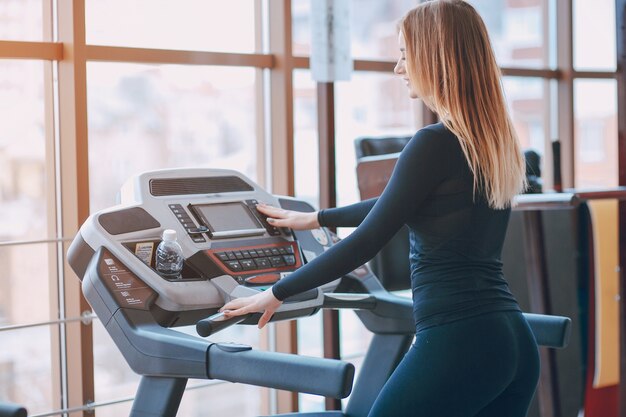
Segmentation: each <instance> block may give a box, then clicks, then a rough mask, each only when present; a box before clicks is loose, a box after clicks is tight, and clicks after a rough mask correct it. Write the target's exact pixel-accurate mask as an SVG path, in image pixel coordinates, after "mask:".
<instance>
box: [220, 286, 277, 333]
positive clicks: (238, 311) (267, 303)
mask: <svg viewBox="0 0 626 417" xmlns="http://www.w3.org/2000/svg"><path fill="white" fill-rule="evenodd" d="M282 303H283V302H282V301H280V300H278V299H277V298H276V297H274V293H273V292H272V289H271V288H269V289H267V290H265V291H263V292H260V293H258V294H255V295H253V296H250V297H242V298H237V299H235V300H232V301H230V302H228V303H226V304H225V305H224V307H222V308H220V311H221V312H222V313H224V315H225V316H226V317H228V318H230V317H235V316H243V315H244V314H250V313H263V315H262V316H261V318H260V319H259V329H262V328H263V327H265V325H266V324H267V322H268V321H270V319H271V318H272V316H273V315H274V312H276V310H277V309H278V307H280V306H281V305H282Z"/></svg>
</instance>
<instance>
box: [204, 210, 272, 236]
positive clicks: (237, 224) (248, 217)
mask: <svg viewBox="0 0 626 417" xmlns="http://www.w3.org/2000/svg"><path fill="white" fill-rule="evenodd" d="M193 209H194V210H195V211H196V213H197V214H198V215H199V217H201V219H202V221H203V222H204V223H206V224H205V226H206V227H208V228H209V229H211V231H212V232H218V233H219V232H231V231H233V232H234V231H238V230H249V229H263V226H262V225H261V223H259V221H258V220H257V219H256V218H255V217H254V215H253V214H252V213H251V212H250V210H249V209H248V207H246V206H245V205H244V204H243V203H224V204H206V205H198V206H193Z"/></svg>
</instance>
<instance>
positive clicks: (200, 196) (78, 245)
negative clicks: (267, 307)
mask: <svg viewBox="0 0 626 417" xmlns="http://www.w3.org/2000/svg"><path fill="white" fill-rule="evenodd" d="M260 201H263V202H265V203H267V204H271V205H275V206H278V207H283V208H286V209H291V210H299V211H313V210H314V209H313V208H312V207H311V206H310V205H309V204H307V203H306V202H303V201H299V200H296V199H293V198H290V197H276V196H273V195H271V194H269V193H267V192H266V191H264V190H263V189H262V188H261V187H259V186H258V185H257V184H255V183H254V182H253V181H251V180H250V179H249V178H247V177H245V176H244V175H242V174H241V173H239V172H236V171H231V170H218V169H174V170H163V171H155V172H148V173H144V174H141V175H139V176H137V177H135V178H133V179H132V180H130V181H129V182H128V183H126V184H125V185H124V187H123V189H122V192H121V204H120V205H119V206H116V207H113V208H111V209H107V210H103V211H101V212H98V213H94V214H93V215H91V216H90V217H89V219H88V220H87V221H86V222H85V224H84V225H83V226H82V227H81V229H80V233H79V235H78V236H77V238H76V239H75V240H74V242H73V243H72V246H71V247H70V251H69V253H68V257H69V261H70V264H71V265H72V267H73V268H74V270H75V271H76V272H77V274H78V275H79V277H80V278H81V279H82V280H83V292H84V293H85V295H86V297H87V298H88V301H90V303H91V304H92V306H93V304H94V303H93V302H92V300H91V299H90V296H91V297H92V298H95V299H97V300H104V298H106V297H104V298H103V296H102V294H100V293H101V292H106V293H107V294H112V298H111V300H114V301H111V300H109V301H106V302H105V301H102V302H104V303H105V304H107V303H109V302H114V303H120V305H119V306H115V305H112V306H109V305H107V306H106V307H107V308H106V310H111V311H113V312H114V311H115V308H117V307H121V308H125V307H126V308H128V307H129V306H130V305H131V303H137V305H142V306H146V305H147V307H145V308H147V309H148V310H150V311H151V312H152V313H153V314H154V316H155V317H156V318H157V321H158V322H159V323H160V324H161V325H164V326H172V325H185V324H193V323H195V321H196V320H197V319H198V318H201V317H206V316H207V315H209V314H212V313H215V312H216V311H217V310H218V309H219V308H220V307H221V306H223V305H224V304H225V303H226V302H228V301H230V300H231V299H233V298H237V297H241V296H246V295H252V294H254V293H256V292H258V291H264V290H265V289H267V288H269V286H271V285H272V284H273V283H275V282H277V281H278V280H280V279H282V278H284V277H285V276H287V275H288V274H289V273H291V272H293V271H295V270H296V269H298V268H299V267H301V266H302V265H303V264H305V263H306V262H307V261H310V260H311V259H313V258H314V257H316V256H318V255H320V254H321V253H323V252H324V251H325V250H326V249H327V248H328V247H329V246H330V245H332V242H333V239H332V237H331V236H330V234H329V232H328V231H327V230H325V229H317V230H314V231H291V230H288V229H283V228H277V227H274V226H272V225H270V224H269V223H268V222H267V219H266V217H265V216H264V215H262V214H261V213H260V212H259V211H258V210H257V209H256V205H257V204H258V202H260ZM165 229H174V230H176V231H177V236H178V242H179V244H180V245H181V247H182V249H183V256H184V266H183V270H182V273H181V274H180V276H179V277H176V278H171V277H163V276H161V275H159V274H158V273H157V272H156V270H155V268H154V267H155V256H156V247H157V245H158V244H159V242H160V240H161V235H162V233H163V231H164V230H165ZM98 251H102V253H103V254H105V253H106V255H102V256H99V257H98V256H94V254H96V253H97V252H98ZM92 258H98V259H99V261H98V262H99V263H100V265H99V271H100V272H101V273H100V274H97V276H95V275H93V274H91V275H90V274H86V273H85V272H86V269H87V267H88V264H89V263H90V259H92ZM122 270H123V271H124V272H123V273H122V274H120V273H117V272H119V271H122ZM124 274H126V275H124ZM130 276H132V280H130V279H129V280H126V281H129V282H127V283H126V284H127V285H126V284H122V282H125V280H124V279H122V278H123V277H130ZM115 279H120V280H121V281H119V282H118V281H114V280H115ZM130 281H132V285H131V282H130ZM337 283H338V281H335V282H332V283H330V284H327V285H325V286H324V287H322V288H321V289H319V290H318V289H315V290H313V291H310V292H308V293H305V294H300V295H298V296H296V297H293V298H292V299H287V300H286V302H285V303H284V304H283V306H282V307H281V309H279V310H278V311H277V314H276V317H275V319H281V318H292V317H295V316H302V315H308V314H312V313H314V312H315V311H317V309H318V308H320V307H321V304H322V299H323V292H327V291H332V290H333V289H334V288H335V287H336V285H337ZM125 285H126V286H125ZM129 285H130V286H129ZM135 288H141V294H143V295H144V296H143V298H141V297H139V298H137V297H136V296H135V294H134V293H133V291H135ZM116 291H120V292H119V293H118V292H116ZM121 292H123V293H124V294H127V295H128V300H129V301H128V302H125V301H124V300H125V299H126V298H124V296H123V295H121V294H122V293H121ZM148 295H149V299H144V298H146V297H148ZM99 315H100V314H99Z"/></svg>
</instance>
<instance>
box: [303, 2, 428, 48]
mask: <svg viewBox="0 0 626 417" xmlns="http://www.w3.org/2000/svg"><path fill="white" fill-rule="evenodd" d="M415 4H416V1H415V0H389V1H380V0H351V2H350V13H351V19H350V33H351V37H352V42H351V48H352V51H351V52H352V56H353V57H354V58H355V59H391V60H396V59H398V55H399V51H398V33H397V31H396V24H397V22H398V19H400V18H401V17H402V16H403V15H404V14H405V13H406V12H407V11H408V10H409V9H410V8H411V7H413V6H415ZM291 15H292V19H293V24H292V31H293V54H294V55H305V56H307V55H309V54H310V51H311V24H310V22H311V21H310V15H311V6H310V0H292V1H291Z"/></svg>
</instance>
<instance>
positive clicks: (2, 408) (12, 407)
mask: <svg viewBox="0 0 626 417" xmlns="http://www.w3.org/2000/svg"><path fill="white" fill-rule="evenodd" d="M26 414H27V413H26V409H25V408H24V407H20V406H19V405H16V404H9V403H0V417H26Z"/></svg>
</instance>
